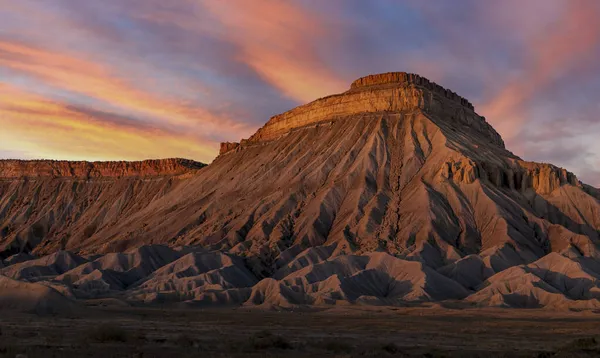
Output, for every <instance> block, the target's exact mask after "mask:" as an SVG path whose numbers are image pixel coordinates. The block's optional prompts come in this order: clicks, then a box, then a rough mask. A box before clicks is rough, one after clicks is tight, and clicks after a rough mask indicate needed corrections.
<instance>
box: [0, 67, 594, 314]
mask: <svg viewBox="0 0 600 358" xmlns="http://www.w3.org/2000/svg"><path fill="white" fill-rule="evenodd" d="M11 163H12V162H5V163H2V164H0V168H8V169H0V176H1V177H2V179H1V180H0V238H1V239H0V240H1V243H2V245H3V248H2V250H0V251H1V253H2V257H4V258H5V264H7V263H9V262H14V263H13V264H11V265H10V266H8V267H6V268H4V269H0V274H1V275H7V276H9V277H11V278H13V279H14V278H17V279H19V277H21V278H22V277H23V276H19V275H20V272H21V271H22V270H25V269H26V268H27V270H31V268H30V267H31V266H27V262H28V261H25V262H21V263H19V261H20V260H17V259H15V258H13V257H9V256H11V255H15V254H19V253H20V255H23V253H27V254H33V255H37V256H43V255H46V254H53V253H55V252H57V251H59V250H68V251H70V252H72V253H77V254H78V255H79V256H78V257H80V258H81V259H82V260H85V263H82V264H81V265H87V266H86V269H85V270H83V269H79V270H80V271H81V272H79V271H77V272H76V275H75V273H73V274H68V272H58V271H56V272H55V274H52V275H50V276H48V275H46V274H44V275H41V274H40V275H39V276H38V277H42V278H41V280H43V281H44V282H59V283H60V285H65V287H66V288H67V289H69V290H74V291H73V292H74V293H73V295H74V296H75V297H80V298H89V297H90V296H94V295H97V293H93V292H96V291H93V290H91V291H90V290H87V289H84V288H81V287H82V286H81V284H83V283H85V284H86V285H84V286H83V287H91V286H89V285H92V286H94V285H99V286H98V287H101V288H102V287H103V288H105V290H104V291H102V290H100V291H101V292H104V293H102V294H100V295H109V296H114V295H117V293H118V296H119V297H121V298H123V299H125V300H133V301H144V302H157V301H161V302H162V301H165V300H166V301H175V302H186V304H214V303H221V304H225V303H228V304H252V305H257V304H258V305H262V304H266V305H298V304H333V303H341V302H352V303H365V304H404V303H406V302H423V301H446V300H462V302H463V304H473V305H503V306H511V307H515V306H516V307H522V306H525V307H538V306H544V307H558V308H564V307H574V308H596V307H598V306H600V302H599V301H598V296H597V292H598V290H599V289H600V288H599V287H600V286H598V285H597V280H598V278H600V261H598V259H599V256H598V255H599V254H598V247H599V246H598V243H599V239H600V195H599V191H598V189H595V188H592V187H590V186H587V185H585V184H583V183H581V182H580V181H579V180H578V179H577V177H576V176H575V175H574V174H572V173H570V172H568V171H566V170H565V169H561V168H558V167H556V166H553V165H551V164H545V163H533V162H527V161H524V160H522V159H520V158H519V157H517V156H516V155H514V154H513V153H511V152H510V151H508V150H507V149H506V148H505V146H504V142H503V140H502V138H501V137H500V135H499V134H498V133H497V132H496V131H495V130H494V129H493V128H492V127H491V126H490V125H489V124H488V123H487V122H486V120H485V118H483V117H481V116H479V115H478V114H477V113H476V112H475V110H474V107H473V105H471V103H470V102H469V101H467V100H466V99H464V98H462V97H460V96H458V95H457V94H455V93H454V92H452V91H449V90H447V89H444V88H442V87H441V86H439V85H437V84H435V83H432V82H430V81H428V80H427V79H425V78H423V77H420V76H418V75H414V74H407V73H401V72H394V73H385V74H379V75H372V76H367V77H363V78H360V79H358V80H356V81H355V82H353V83H352V85H351V87H350V89H349V90H348V91H346V92H344V93H341V94H337V95H332V96H329V97H325V98H321V99H318V100H316V101H314V102H311V103H309V104H306V105H303V106H300V107H297V108H295V109H292V110H291V111H288V112H286V113H283V114H280V115H277V116H274V117H272V118H271V119H270V120H269V121H268V122H267V123H266V124H265V125H264V126H263V127H262V128H260V129H259V130H258V131H257V132H256V133H255V134H254V135H252V136H251V137H250V138H248V139H245V140H242V141H241V142H239V143H223V144H222V145H221V152H220V154H219V156H218V157H217V158H216V159H215V160H214V161H213V163H211V164H210V165H208V166H206V167H204V168H202V169H199V168H200V165H199V164H197V163H194V162H182V161H178V162H176V163H172V162H169V163H170V164H169V165H165V166H164V167H162V166H160V165H158V167H157V166H152V165H141V164H136V165H130V164H126V163H120V164H119V163H104V164H98V165H96V164H94V165H92V167H93V168H94V169H87V168H89V167H90V164H85V163H83V164H82V163H79V164H72V163H71V164H70V163H63V164H61V165H60V166H58V165H53V164H52V163H49V164H48V163H46V162H44V163H40V162H38V163H37V165H36V163H30V162H21V163H20V164H19V165H15V164H14V163H12V164H11ZM96 166H97V168H96ZM57 167H60V168H61V169H56V168H57ZM15 168H17V169H15ZM149 168H153V169H149ZM156 244H163V245H167V246H164V248H161V249H160V250H166V248H167V247H170V248H171V249H170V250H175V251H176V252H177V253H178V254H177V255H175V254H173V255H170V256H168V260H159V262H160V264H162V265H163V266H161V267H162V268H159V267H153V269H152V270H145V271H143V274H140V272H139V271H135V272H129V270H126V269H124V268H123V267H124V266H123V265H117V266H114V265H106V264H104V263H95V262H96V261H97V260H103V257H106V255H114V254H111V253H114V252H128V251H130V250H135V249H136V248H139V247H147V246H144V245H156ZM148 247H154V246H148ZM161 247H162V246H161ZM98 255H100V256H98ZM142 256H143V255H142ZM20 257H21V256H20ZM38 260H39V259H38ZM207 260H208V261H207ZM113 261H114V260H112V261H111V260H108V261H107V262H113ZM209 261H210V262H211V264H207V263H206V262H209ZM74 262H75V261H74ZM103 262H104V261H103ZM36 265H37V264H36ZM42 266H44V265H42ZM46 266H47V265H46ZM28 267H29V268H28ZM127 267H129V266H127ZM73 269H75V270H77V269H78V268H77V267H75V268H73ZM92 269H93V270H92ZM94 270H96V271H94ZM42 271H43V272H45V273H47V272H50V271H51V270H50V271H49V270H41V271H40V272H42ZM82 273H86V274H89V275H92V276H89V277H87V278H85V277H84V276H82ZM61 275H62V276H61ZM65 277H69V279H65ZM75 279H76V281H74V280H75ZM27 280H28V281H38V279H37V278H31V277H28V278H27ZM81 280H84V281H82V282H80V284H77V285H74V282H79V281H81ZM90 282H92V284H90ZM94 287H96V286H94ZM84 291H85V292H84ZM100 291H99V292H100ZM115 292H117V293H115ZM92 293H93V294H92Z"/></svg>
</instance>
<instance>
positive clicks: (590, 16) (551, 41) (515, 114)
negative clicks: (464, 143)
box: [480, 0, 600, 142]
mask: <svg viewBox="0 0 600 358" xmlns="http://www.w3.org/2000/svg"><path fill="white" fill-rule="evenodd" d="M564 7H565V8H564V10H563V13H562V14H561V16H560V17H559V18H558V19H556V21H555V22H554V23H553V24H552V26H549V27H547V31H545V32H543V33H540V34H538V35H537V36H535V37H533V38H531V39H529V40H528V41H527V43H526V47H525V48H524V49H525V51H527V53H526V57H525V64H524V68H523V71H522V73H521V74H520V75H519V76H518V77H517V78H514V79H513V80H512V81H510V82H509V83H508V84H507V85H505V86H504V87H503V88H502V89H501V90H500V91H499V92H498V93H497V94H495V95H494V96H493V97H492V98H491V99H490V100H489V101H487V102H486V103H484V105H483V106H482V107H481V108H480V110H481V113H483V114H484V115H485V116H486V117H488V118H490V120H491V121H492V123H493V124H494V125H495V126H496V127H497V129H498V130H499V131H500V132H501V133H502V134H503V136H504V137H505V139H507V140H508V141H509V142H510V140H511V139H512V138H513V137H515V136H516V135H517V134H518V133H519V131H520V129H521V128H522V126H523V124H524V123H526V122H527V121H528V118H527V115H528V111H527V109H528V105H530V104H531V101H533V100H535V98H536V97H538V96H540V95H542V94H543V91H544V90H546V89H547V88H548V87H550V88H551V87H553V86H557V85H558V86H560V85H561V83H562V82H563V81H561V80H564V81H577V80H580V81H583V80H584V79H585V76H588V75H589V71H590V69H591V68H593V66H594V65H596V63H595V62H597V56H596V55H597V51H598V45H599V43H600V22H598V17H599V16H600V6H598V3H597V2H593V1H589V0H572V1H569V2H565V3H564Z"/></svg>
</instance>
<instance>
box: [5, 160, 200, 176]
mask: <svg viewBox="0 0 600 358" xmlns="http://www.w3.org/2000/svg"><path fill="white" fill-rule="evenodd" d="M203 166H204V164H202V163H199V162H195V161H193V160H188V159H180V158H172V159H155V160H144V161H137V162H126V161H119V162H83V161H82V162H73V161H64V160H62V161H57V160H0V178H22V177H29V178H36V177H73V178H97V177H130V176H159V175H174V174H183V173H186V172H190V171H193V170H197V169H200V168H202V167H203Z"/></svg>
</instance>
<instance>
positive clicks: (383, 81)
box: [350, 72, 475, 110]
mask: <svg viewBox="0 0 600 358" xmlns="http://www.w3.org/2000/svg"><path fill="white" fill-rule="evenodd" d="M411 85H413V86H418V87H420V88H422V89H426V90H428V91H430V92H433V93H436V94H439V95H441V96H443V97H445V98H448V99H451V100H454V101H457V102H459V103H460V104H461V105H462V106H465V107H467V108H468V109H470V110H475V107H473V105H472V104H471V102H469V101H468V100H467V99H465V98H463V97H461V96H459V95H457V94H456V93H454V92H453V91H451V90H449V89H446V88H444V87H442V86H440V85H438V84H437V83H435V82H432V81H430V80H428V79H427V78H425V77H422V76H419V75H417V74H414V73H407V72H386V73H378V74H374V75H368V76H365V77H361V78H359V79H357V80H356V81H354V82H352V84H351V85H350V91H356V90H363V89H365V88H371V87H374V86H396V87H397V86H411Z"/></svg>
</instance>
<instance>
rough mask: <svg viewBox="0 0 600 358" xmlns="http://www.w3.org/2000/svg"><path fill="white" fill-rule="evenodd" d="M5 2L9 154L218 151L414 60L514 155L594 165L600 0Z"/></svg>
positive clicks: (1, 119) (4, 116)
mask: <svg viewBox="0 0 600 358" xmlns="http://www.w3.org/2000/svg"><path fill="white" fill-rule="evenodd" d="M0 6H1V7H2V9H3V11H2V13H1V14H0V23H1V24H2V26H1V30H0V81H1V83H2V84H1V85H0V97H2V98H0V124H1V125H2V131H0V156H7V155H9V154H8V153H11V154H10V155H15V154H14V153H20V154H19V155H20V156H22V157H41V156H47V157H55V158H73V157H75V156H76V157H77V159H85V158H88V159H97V158H103V159H110V158H114V159H117V158H125V159H141V158H146V157H165V156H188V157H191V158H193V159H199V160H204V161H210V160H211V159H212V158H213V157H214V156H215V155H216V153H217V147H218V142H219V141H222V140H238V139H240V138H242V137H247V136H249V135H250V134H252V132H253V131H254V130H255V129H257V128H258V127H259V126H260V125H262V124H263V123H264V122H266V121H267V120H268V117H269V116H271V115H274V114H277V113H280V112H282V111H284V110H287V109H290V108H292V107H294V106H296V105H298V104H301V103H303V102H307V101H310V100H313V99H315V98H318V97H321V96H324V95H328V94H332V93H337V92H340V91H343V90H345V89H347V88H348V86H349V84H350V82H351V81H352V80H353V79H355V78H356V77H359V76H363V75H367V74H370V73H378V72H385V71H409V72H418V73H421V74H423V75H425V76H427V77H429V78H430V79H432V80H434V81H436V82H439V83H440V84H442V85H444V86H446V87H449V88H451V89H453V90H454V91H456V92H458V93H460V94H461V95H464V96H466V97H468V98H469V99H471V100H472V101H473V102H474V103H475V105H476V108H477V110H478V111H479V112H480V113H481V114H482V115H485V116H486V118H487V119H488V121H490V122H491V123H492V124H493V125H494V126H495V127H496V129H498V131H499V132H500V133H501V134H502V135H503V136H504V137H505V140H506V142H507V144H508V147H509V149H511V150H513V151H514V152H515V153H516V154H518V155H521V156H523V157H524V158H525V159H530V160H544V161H550V162H555V163H556V164H558V165H562V166H566V167H567V168H569V169H570V170H573V171H575V172H576V173H581V174H580V176H581V177H582V178H583V179H584V180H589V181H593V180H595V179H594V178H596V177H595V176H594V174H593V173H594V170H588V168H589V167H592V168H593V167H594V166H597V164H598V163H597V158H596V157H595V153H598V152H600V144H598V143H597V140H595V139H594V138H596V137H597V136H598V135H600V127H599V126H598V125H597V120H596V116H597V115H596V113H598V111H600V108H598V107H597V95H596V93H598V92H599V91H600V48H599V46H600V25H599V22H598V21H597V19H598V18H600V4H599V3H598V2H597V1H596V0H529V1H526V2H523V1H520V0H506V1H501V2H483V1H478V0H457V1H451V2H449V1H445V0H430V1H417V0H414V1H413V0H410V1H403V2H398V1H392V0H373V1H361V0H344V1H339V0H332V1H314V0H289V1H283V0H253V1H244V0H232V1H220V0H181V1H170V2H169V1H160V0H105V1H101V2H99V1H74V0H53V1H37V0H20V1H10V0H0ZM515 9H518V11H515ZM565 123H566V124H565ZM73 148H77V149H76V150H73ZM588 178H589V179H588Z"/></svg>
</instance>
